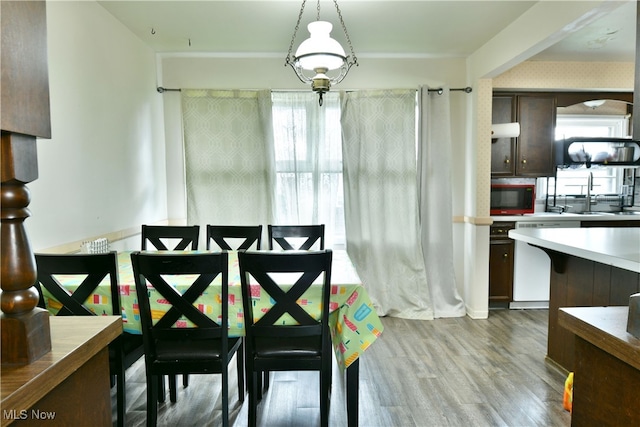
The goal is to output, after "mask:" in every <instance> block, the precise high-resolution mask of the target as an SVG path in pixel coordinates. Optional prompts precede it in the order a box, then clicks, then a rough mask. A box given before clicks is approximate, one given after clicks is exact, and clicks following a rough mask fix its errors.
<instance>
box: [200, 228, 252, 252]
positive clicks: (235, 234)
mask: <svg viewBox="0 0 640 427" xmlns="http://www.w3.org/2000/svg"><path fill="white" fill-rule="evenodd" d="M261 237H262V226H261V225H255V226H254V225H207V250H209V249H211V243H212V241H213V242H215V243H216V244H217V245H218V247H219V248H220V249H222V250H226V251H231V250H243V249H249V248H251V246H252V245H253V244H254V243H255V244H256V247H255V249H260V240H261ZM238 239H244V240H242V241H241V242H240V244H239V245H237V246H235V247H232V246H231V244H232V243H234V241H235V242H237V240H238Z"/></svg>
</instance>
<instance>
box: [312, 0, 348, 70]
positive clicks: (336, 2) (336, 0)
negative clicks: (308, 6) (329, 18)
mask: <svg viewBox="0 0 640 427" xmlns="http://www.w3.org/2000/svg"><path fill="white" fill-rule="evenodd" d="M333 4H335V5H336V11H337V12H338V18H340V25H341V26H342V31H344V36H345V37H346V39H347V44H348V45H349V50H350V51H351V58H352V59H353V64H355V65H356V66H358V58H356V54H355V53H354V52H353V45H352V44H351V38H350V37H349V32H347V26H346V25H344V19H342V11H341V10H340V6H338V0H333ZM319 14H320V0H318V16H319Z"/></svg>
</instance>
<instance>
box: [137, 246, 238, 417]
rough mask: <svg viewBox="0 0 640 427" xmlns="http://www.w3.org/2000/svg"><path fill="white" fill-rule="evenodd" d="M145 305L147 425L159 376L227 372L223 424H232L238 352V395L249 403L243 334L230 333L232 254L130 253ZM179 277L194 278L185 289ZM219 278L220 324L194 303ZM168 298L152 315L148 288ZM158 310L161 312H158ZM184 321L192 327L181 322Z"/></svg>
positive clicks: (153, 412)
mask: <svg viewBox="0 0 640 427" xmlns="http://www.w3.org/2000/svg"><path fill="white" fill-rule="evenodd" d="M131 264H132V267H133V274H134V278H135V283H136V292H137V294H138V298H139V304H140V322H141V324H142V337H143V341H144V350H145V368H146V379H147V426H155V425H156V422H157V409H158V402H157V401H158V391H159V390H158V389H159V383H158V377H161V376H163V375H177V374H183V375H184V374H215V373H219V374H221V375H222V392H221V396H222V425H223V426H225V427H226V426H228V425H229V375H228V370H229V363H230V361H231V360H232V358H233V356H234V355H235V356H236V362H237V375H238V399H239V401H240V402H242V401H244V366H243V345H242V343H243V338H242V337H237V338H232V337H229V336H228V300H229V298H228V286H229V281H228V254H227V253H226V252H219V253H192V254H163V253H162V252H157V253H149V252H147V253H140V252H134V253H132V254H131ZM177 276H181V278H182V279H186V278H188V279H189V283H191V285H190V286H189V287H188V289H187V290H186V291H185V292H184V293H180V292H178V291H177V290H176V289H175V288H174V287H173V286H172V280H174V279H176V278H177ZM216 280H219V281H220V298H219V299H218V298H216V300H217V301H219V304H220V313H221V315H220V317H219V319H220V323H217V322H216V321H215V320H214V319H212V318H210V317H209V316H207V315H206V314H205V313H203V312H201V311H200V310H198V308H197V307H195V306H194V302H195V301H196V300H197V299H198V298H199V297H200V296H201V295H202V294H203V293H204V292H205V291H207V290H208V288H209V287H210V286H211V285H212V284H213V283H214V281H216ZM216 289H217V287H216ZM151 291H154V292H156V293H157V294H158V295H157V297H158V298H161V299H163V300H164V302H165V304H166V305H167V311H166V312H163V313H162V314H161V315H160V318H159V319H157V317H158V315H157V314H156V316H155V317H156V318H152V315H151V304H150V299H149V292H151ZM156 313H157V311H156ZM183 319H186V320H188V321H189V322H191V325H181V326H180V327H178V325H176V322H178V321H181V320H183Z"/></svg>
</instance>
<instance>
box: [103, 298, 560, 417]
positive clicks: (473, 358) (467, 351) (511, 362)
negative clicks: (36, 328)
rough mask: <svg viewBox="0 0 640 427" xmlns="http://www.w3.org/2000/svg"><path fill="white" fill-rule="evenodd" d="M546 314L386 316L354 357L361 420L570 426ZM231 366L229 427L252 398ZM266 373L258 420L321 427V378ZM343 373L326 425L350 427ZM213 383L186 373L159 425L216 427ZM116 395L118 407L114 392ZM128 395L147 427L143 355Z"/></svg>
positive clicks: (163, 407)
mask: <svg viewBox="0 0 640 427" xmlns="http://www.w3.org/2000/svg"><path fill="white" fill-rule="evenodd" d="M547 317H548V312H547V310H496V311H491V312H490V315H489V319H486V320H471V319H469V318H455V319H437V320H433V321H419V320H405V319H396V318H383V319H382V322H383V324H384V327H385V331H384V333H383V334H382V336H381V337H380V338H379V339H378V341H376V342H375V343H374V344H373V345H372V347H371V348H370V349H369V350H368V351H367V352H366V353H365V354H364V355H363V357H362V358H361V359H360V412H359V414H360V426H362V427H377V426H393V427H396V426H420V427H430V426H464V427H468V426H474V427H479V426H517V427H521V426H545V427H546V426H558V427H561V426H569V425H570V422H571V416H570V414H569V413H568V412H566V411H564V410H563V408H562V393H563V388H564V380H565V376H564V374H563V373H561V372H560V371H558V370H556V369H555V368H554V367H552V366H551V365H549V364H548V363H546V362H545V360H544V358H545V354H546V345H547ZM232 366H235V365H234V364H232ZM230 372H231V373H232V375H230V378H231V381H232V382H231V385H230V404H229V405H230V413H231V420H230V424H231V425H232V426H246V425H247V405H248V399H245V403H244V404H240V403H239V401H238V395H237V388H236V387H237V383H236V377H235V374H234V372H235V371H234V370H233V369H231V370H230ZM271 375H272V376H271V386H270V388H269V390H268V391H267V393H266V394H265V396H264V398H263V401H262V403H261V404H260V406H259V408H258V425H259V426H262V427H285V426H287V427H299V426H315V425H319V423H320V416H319V410H318V406H319V401H318V377H317V374H315V373H308V372H307V373H305V372H293V373H289V372H281V373H272V374H271ZM342 378H343V376H342V375H341V372H340V371H339V369H338V368H337V367H335V364H334V377H333V392H332V400H331V417H330V425H331V426H346V419H347V417H346V406H345V403H344V380H343V379H342ZM179 382H180V380H179ZM219 388H220V379H219V376H218V375H208V376H207V375H200V376H197V375H192V376H190V385H189V386H188V387H187V388H183V387H182V386H179V390H178V401H177V402H176V403H174V404H172V403H170V402H169V399H168V396H167V399H166V400H167V401H166V403H163V404H160V405H159V407H158V425H159V426H218V425H221V411H220V405H221V400H220V393H219V391H218V389H219ZM112 397H113V405H114V408H115V388H114V390H112ZM127 399H128V402H127V420H126V425H127V426H144V425H145V420H146V413H145V410H146V394H145V379H144V363H143V360H142V359H141V360H139V361H138V362H137V363H136V364H135V365H133V366H132V367H131V368H130V369H129V370H128V371H127ZM114 420H115V410H114ZM114 425H115V423H114Z"/></svg>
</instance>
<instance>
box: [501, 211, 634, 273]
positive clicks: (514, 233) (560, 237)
mask: <svg viewBox="0 0 640 427" xmlns="http://www.w3.org/2000/svg"><path fill="white" fill-rule="evenodd" d="M638 225H639V227H637V228H636V227H621V228H608V227H602V228H600V227H595V228H527V229H515V230H510V231H509V237H510V238H512V239H514V240H520V241H523V242H526V243H530V244H532V245H535V246H540V247H543V248H547V249H551V250H554V251H557V252H562V253H565V254H568V255H573V256H577V257H580V258H585V259H588V260H591V261H596V262H599V263H601V264H606V265H612V266H614V267H618V268H622V269H625V270H630V271H635V272H636V273H640V223H639V224H638Z"/></svg>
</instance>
